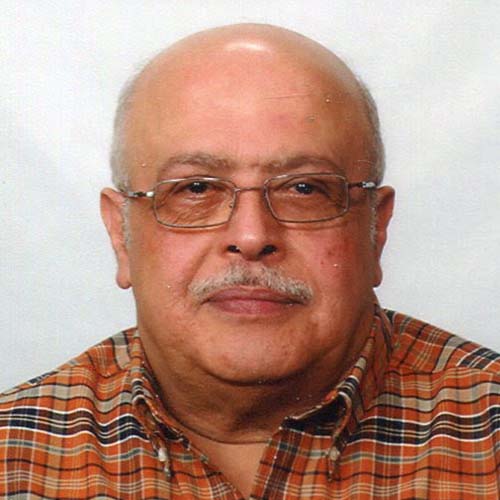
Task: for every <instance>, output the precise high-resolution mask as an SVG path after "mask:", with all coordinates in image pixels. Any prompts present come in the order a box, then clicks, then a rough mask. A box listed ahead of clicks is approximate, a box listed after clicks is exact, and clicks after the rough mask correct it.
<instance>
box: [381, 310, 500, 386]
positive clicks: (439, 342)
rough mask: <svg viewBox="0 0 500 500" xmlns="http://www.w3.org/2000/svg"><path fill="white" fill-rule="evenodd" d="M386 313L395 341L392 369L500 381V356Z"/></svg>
mask: <svg viewBox="0 0 500 500" xmlns="http://www.w3.org/2000/svg"><path fill="white" fill-rule="evenodd" d="M386 314H387V316H388V318H389V320H390V322H391V324H392V329H393V334H394V339H395V348H394V352H393V356H392V359H391V367H392V368H399V369H401V370H410V371H412V372H414V373H421V374H424V373H434V374H436V373H442V372H446V371H450V370H451V371H454V370H459V371H462V370H465V371H469V372H471V373H473V372H476V373H482V374H483V375H484V376H487V377H488V376H489V377H492V378H493V379H496V380H497V381H498V382H500V354H498V353H496V352H494V351H492V350H491V349H488V348H486V347H483V346H481V345H479V344H477V343H475V342H471V341H469V340H466V339H464V338H462V337H460V336H458V335H454V334H452V333H450V332H447V331H445V330H443V329H441V328H438V327H436V326H433V325H431V324H429V323H426V322H424V321H421V320H418V319H415V318H412V317H410V316H406V315H404V314H401V313H397V312H394V311H386Z"/></svg>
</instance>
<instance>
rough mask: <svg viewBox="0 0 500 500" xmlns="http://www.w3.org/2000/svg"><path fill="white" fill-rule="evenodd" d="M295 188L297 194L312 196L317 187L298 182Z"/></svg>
mask: <svg viewBox="0 0 500 500" xmlns="http://www.w3.org/2000/svg"><path fill="white" fill-rule="evenodd" d="M293 187H294V189H295V190H296V191H297V193H300V194H311V193H312V192H314V191H315V190H316V186H313V185H312V184H310V183H308V182H298V183H297V184H295V185H294V186H293Z"/></svg>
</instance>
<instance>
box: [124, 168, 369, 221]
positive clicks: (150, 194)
mask: <svg viewBox="0 0 500 500" xmlns="http://www.w3.org/2000/svg"><path fill="white" fill-rule="evenodd" d="M307 175H328V176H333V177H338V178H339V179H342V180H343V181H344V185H345V188H346V195H347V196H346V204H345V208H344V210H343V212H342V213H339V214H337V215H334V216H332V217H323V218H321V219H313V220H289V219H281V218H279V217H278V216H277V215H276V213H275V212H274V210H273V206H272V204H271V201H270V200H269V195H268V193H269V191H268V184H269V183H270V182H271V181H274V180H275V179H278V180H279V179H286V178H288V177H290V178H293V177H295V176H297V177H300V176H307ZM191 178H192V179H193V180H197V181H222V182H224V183H227V184H229V185H230V186H231V187H232V188H233V196H232V201H231V203H230V206H231V211H230V212H229V216H228V218H227V219H226V220H225V221H223V222H216V223H214V224H202V225H194V226H192V225H189V226H188V225H185V224H169V223H167V222H163V221H161V220H160V219H159V218H158V212H157V209H156V202H155V194H156V190H157V188H158V186H160V185H162V184H167V183H168V184H171V183H174V182H181V181H186V180H189V179H191ZM354 187H359V188H361V189H376V188H377V187H378V183H377V182H375V181H368V180H363V181H358V182H348V181H347V179H346V178H345V177H344V176H343V175H339V174H334V173H331V172H304V173H302V172H300V173H297V174H281V175H276V176H273V177H268V178H267V179H265V180H264V183H263V184H262V185H261V186H250V187H238V186H237V185H236V184H235V183H234V182H233V181H232V180H230V179H225V178H223V177H210V176H192V177H179V178H176V179H165V180H163V181H158V182H157V183H156V184H155V185H154V186H153V188H152V189H151V190H149V191H125V190H120V192H121V193H122V194H123V195H124V196H126V197H127V198H130V199H141V198H149V199H151V200H152V201H153V210H154V213H155V219H156V222H158V223H159V224H161V225H162V226H166V227H172V228H178V229H203V228H209V227H217V226H223V225H224V224H227V223H228V222H229V221H230V220H231V218H232V216H233V213H234V210H235V208H236V202H237V195H238V194H239V193H241V192H244V191H263V195H264V200H265V202H266V206H267V208H268V210H269V212H270V213H271V215H272V216H273V218H274V219H276V220H277V221H278V222H284V223H289V224H308V223H314V222H326V221H329V220H334V219H337V218H339V217H343V216H344V215H345V214H346V213H347V212H348V211H349V208H350V205H349V201H350V197H349V190H350V189H351V188H354Z"/></svg>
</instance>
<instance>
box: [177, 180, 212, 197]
mask: <svg viewBox="0 0 500 500" xmlns="http://www.w3.org/2000/svg"><path fill="white" fill-rule="evenodd" d="M183 187H184V189H187V190H189V191H191V193H195V194H202V193H205V192H206V191H207V190H208V189H209V187H210V185H209V183H208V182H202V181H193V182H190V183H189V184H187V185H185V186H183Z"/></svg>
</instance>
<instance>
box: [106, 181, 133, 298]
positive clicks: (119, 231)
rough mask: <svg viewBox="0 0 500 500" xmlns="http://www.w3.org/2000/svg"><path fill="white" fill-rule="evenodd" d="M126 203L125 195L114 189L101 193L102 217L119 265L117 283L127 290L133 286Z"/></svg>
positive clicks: (107, 189)
mask: <svg viewBox="0 0 500 500" xmlns="http://www.w3.org/2000/svg"><path fill="white" fill-rule="evenodd" d="M124 201H125V199H124V197H123V195H122V194H121V193H119V192H117V191H114V190H113V189H110V188H106V189H103V190H102V191H101V217H102V220H103V222H104V225H105V226H106V230H107V231H108V235H109V238H110V240H111V245H112V246H113V250H114V252H115V255H116V261H117V264H118V269H117V272H116V282H117V284H118V286H119V287H121V288H124V289H126V288H129V287H130V286H131V280H130V265H129V255H128V249H127V241H126V236H125V234H124V225H125V224H124V222H125V220H124Z"/></svg>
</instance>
